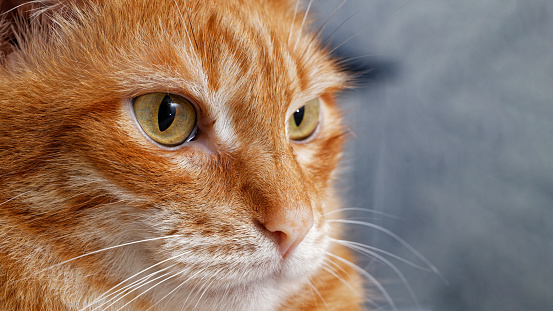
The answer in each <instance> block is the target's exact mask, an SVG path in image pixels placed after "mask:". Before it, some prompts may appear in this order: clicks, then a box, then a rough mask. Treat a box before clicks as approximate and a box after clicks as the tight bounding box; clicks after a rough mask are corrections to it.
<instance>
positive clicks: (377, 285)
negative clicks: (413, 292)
mask: <svg viewBox="0 0 553 311" xmlns="http://www.w3.org/2000/svg"><path fill="white" fill-rule="evenodd" d="M327 256H330V257H332V258H335V259H337V260H339V261H341V262H343V263H345V264H346V265H348V266H350V267H351V268H352V269H354V270H355V271H357V272H358V273H360V274H361V275H363V276H364V277H366V278H367V280H369V281H371V283H372V284H373V285H374V286H376V287H377V288H378V290H379V291H380V292H381V293H382V295H383V296H384V298H385V299H386V301H388V303H389V304H390V306H391V307H392V309H393V310H395V311H397V308H396V305H395V303H394V301H393V300H392V298H391V297H390V294H388V291H386V289H385V288H384V287H383V286H382V284H380V282H378V280H376V278H375V277H373V276H372V275H371V274H369V273H368V272H367V271H365V270H363V269H362V268H361V267H359V266H358V265H356V264H354V263H352V262H351V261H349V260H346V259H344V258H342V257H340V256H336V255H334V254H331V253H327Z"/></svg>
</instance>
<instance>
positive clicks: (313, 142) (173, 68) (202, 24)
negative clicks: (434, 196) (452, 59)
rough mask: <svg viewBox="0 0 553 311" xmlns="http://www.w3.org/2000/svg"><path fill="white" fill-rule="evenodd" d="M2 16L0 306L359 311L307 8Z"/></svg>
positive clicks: (96, 9)
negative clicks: (339, 217) (342, 240)
mask: <svg viewBox="0 0 553 311" xmlns="http://www.w3.org/2000/svg"><path fill="white" fill-rule="evenodd" d="M0 9H1V10H2V12H3V15H2V17H1V26H0V32H1V34H0V49H1V51H0V53H1V57H0V58H1V65H0V107H1V108H0V162H1V165H0V310H29V311H31V310H50V311H55V310H256V311H260V310H360V309H361V308H362V305H363V302H364V299H365V298H364V296H365V294H364V291H363V284H362V281H361V274H360V271H359V270H358V268H357V267H356V266H354V265H353V264H352V263H351V262H350V261H351V260H352V256H351V254H350V253H349V251H347V250H346V249H344V247H343V246H342V245H340V244H339V243H333V242H335V240H334V239H338V238H340V230H339V228H338V227H337V226H336V223H332V221H331V219H332V217H337V215H339V208H340V205H339V203H338V199H337V195H336V191H335V190H334V188H333V175H334V174H333V172H334V171H335V168H336V166H337V163H338V161H339V159H340V154H341V147H342V142H343V139H344V132H343V128H342V126H341V123H340V122H341V121H340V113H339V111H338V110H337V107H336V106H335V102H334V95H335V94H336V92H338V91H340V90H341V89H343V88H344V86H345V83H346V80H347V77H346V75H345V74H344V73H343V72H342V71H341V69H340V67H339V65H338V63H337V62H336V61H335V60H333V58H332V57H331V56H330V55H328V52H327V51H326V50H325V49H323V48H321V47H320V43H319V41H318V38H317V37H316V35H315V34H313V33H310V32H309V31H308V25H307V24H308V20H307V19H306V18H305V16H306V15H305V14H304V13H305V12H303V11H302V5H300V6H298V5H297V4H296V2H295V1H293V0H211V1H204V0H163V1H152V0H105V1H101V0H94V1H92V0H91V1H84V0H81V1H69V0H66V1H62V0H56V1H14V0H12V1H1V2H0Z"/></svg>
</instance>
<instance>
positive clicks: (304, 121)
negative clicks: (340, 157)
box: [288, 98, 320, 141]
mask: <svg viewBox="0 0 553 311" xmlns="http://www.w3.org/2000/svg"><path fill="white" fill-rule="evenodd" d="M319 110H320V104H319V98H315V99H312V100H310V101H309V102H307V104H305V105H304V106H302V107H300V108H299V109H298V110H296V111H295V112H294V114H292V116H291V117H290V119H289V120H288V135H289V136H290V139H291V140H295V141H302V140H305V139H307V138H309V137H310V136H311V135H312V134H313V133H314V132H315V130H316V129H317V125H319Z"/></svg>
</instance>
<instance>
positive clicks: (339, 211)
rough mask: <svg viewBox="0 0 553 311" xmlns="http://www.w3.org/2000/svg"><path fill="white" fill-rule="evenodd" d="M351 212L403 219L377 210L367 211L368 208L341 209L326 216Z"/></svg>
mask: <svg viewBox="0 0 553 311" xmlns="http://www.w3.org/2000/svg"><path fill="white" fill-rule="evenodd" d="M350 211H358V212H366V213H371V214H376V215H381V216H385V217H389V218H395V219H401V217H398V216H395V215H392V214H387V213H384V212H381V211H377V210H372V209H366V208H358V207H345V208H340V209H337V210H334V211H331V212H328V213H326V215H332V214H336V213H341V212H350Z"/></svg>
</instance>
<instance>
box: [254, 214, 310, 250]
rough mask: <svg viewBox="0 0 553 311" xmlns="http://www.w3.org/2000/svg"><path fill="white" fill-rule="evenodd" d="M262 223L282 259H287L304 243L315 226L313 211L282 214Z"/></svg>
mask: <svg viewBox="0 0 553 311" xmlns="http://www.w3.org/2000/svg"><path fill="white" fill-rule="evenodd" d="M271 216H272V217H270V218H268V219H266V220H265V222H264V223H261V225H262V226H263V227H265V229H267V231H269V232H271V234H272V235H273V236H274V238H275V241H276V242H277V245H278V249H279V251H280V254H281V255H282V257H283V258H284V257H286V256H288V255H290V254H291V253H292V251H293V250H294V249H295V248H296V247H297V246H298V245H299V244H300V243H301V241H303V239H304V238H305V236H306V235H307V232H309V229H311V227H312V226H313V213H312V212H311V209H304V210H296V211H287V212H281V213H278V214H277V215H271Z"/></svg>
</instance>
